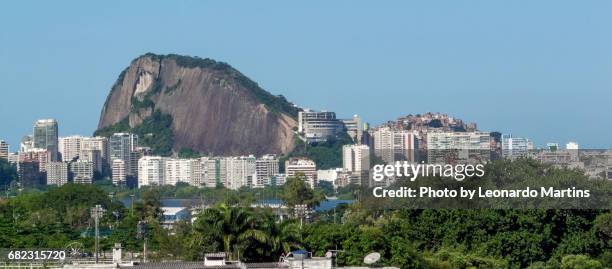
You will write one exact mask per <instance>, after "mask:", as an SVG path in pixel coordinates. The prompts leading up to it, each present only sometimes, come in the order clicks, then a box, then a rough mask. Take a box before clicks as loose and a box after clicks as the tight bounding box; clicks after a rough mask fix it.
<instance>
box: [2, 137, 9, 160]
mask: <svg viewBox="0 0 612 269" xmlns="http://www.w3.org/2000/svg"><path fill="white" fill-rule="evenodd" d="M8 156H9V144H8V143H6V142H5V141H4V140H0V159H5V160H8Z"/></svg>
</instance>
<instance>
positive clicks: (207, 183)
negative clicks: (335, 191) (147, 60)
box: [0, 110, 612, 189]
mask: <svg viewBox="0 0 612 269" xmlns="http://www.w3.org/2000/svg"><path fill="white" fill-rule="evenodd" d="M296 133H297V135H298V136H299V137H300V139H302V140H303V141H304V142H305V143H308V144H313V143H320V142H324V141H326V140H327V139H328V138H329V137H333V136H340V135H344V133H346V134H348V136H350V137H351V139H353V141H354V142H355V143H354V144H351V145H345V146H344V147H343V149H342V167H338V168H333V169H327V170H320V169H317V166H316V163H315V162H314V161H313V160H311V159H308V158H305V157H294V158H289V159H287V160H286V161H285V163H284V171H280V169H279V168H280V159H279V157H278V156H275V155H271V154H269V155H263V156H259V157H256V156H253V155H249V156H208V157H201V158H191V159H187V158H173V157H162V156H152V155H151V150H150V148H147V147H142V146H140V145H139V143H138V136H137V135H136V134H131V133H115V134H113V135H111V136H110V137H108V138H107V137H84V136H68V137H59V136H58V123H57V121H55V120H53V119H44V120H38V121H36V122H35V123H34V126H33V133H32V135H28V136H25V137H24V138H23V139H22V141H21V144H20V147H19V151H18V152H17V153H11V152H10V151H9V147H8V144H7V143H6V142H5V141H2V140H0V158H4V159H7V160H8V161H9V162H11V163H15V164H16V165H17V167H18V174H19V178H20V183H21V184H22V186H31V185H39V184H47V185H63V184H66V183H68V182H73V183H81V184H91V183H92V182H93V180H94V176H95V175H97V174H100V175H110V177H111V179H112V181H113V183H114V184H115V185H130V186H138V187H141V186H151V185H176V184H177V183H180V182H184V183H186V184H189V185H192V186H197V187H217V186H224V187H226V188H229V189H239V188H243V187H247V188H261V187H265V186H278V185H283V184H284V183H285V181H286V178H287V177H292V176H294V175H296V174H298V173H301V174H303V175H304V176H305V180H306V182H307V183H308V185H309V186H311V187H315V186H316V185H318V182H319V181H329V182H331V183H332V184H333V186H334V187H343V186H347V185H349V184H363V182H371V181H370V178H371V173H370V167H371V165H372V163H373V162H374V160H372V158H377V159H379V160H381V161H383V162H385V163H395V162H397V161H408V162H427V163H458V162H487V161H489V160H491V159H495V158H499V157H502V158H508V159H512V160H514V159H517V158H521V157H533V158H536V159H539V160H541V161H543V162H546V163H553V164H556V165H563V166H571V167H578V168H583V169H585V165H584V162H581V161H580V159H579V158H580V156H579V153H578V148H579V147H578V144H576V143H575V142H570V143H568V144H567V145H566V149H565V150H563V149H561V148H560V147H559V145H558V144H556V143H549V144H547V148H546V149H544V150H538V151H534V146H533V142H532V141H530V140H529V139H527V138H524V137H516V136H513V135H511V134H504V135H501V134H499V133H490V132H482V131H478V130H477V128H476V124H475V123H468V124H466V123H463V122H462V121H461V120H458V119H454V118H452V117H449V116H447V115H446V114H439V113H427V114H423V115H408V116H406V117H402V118H399V119H398V120H397V121H389V122H387V123H385V124H383V125H381V126H378V127H376V128H369V126H368V124H367V123H362V122H361V119H360V118H359V117H358V116H357V115H355V116H354V117H353V118H351V119H337V118H336V114H335V113H334V112H329V111H322V112H317V111H312V110H304V111H301V112H299V115H298V128H297V132H296ZM585 154H587V155H588V154H591V155H593V156H595V155H597V156H601V155H602V154H601V153H585ZM604 155H605V157H606V158H604V160H603V161H601V162H600V163H598V166H597V169H595V170H592V171H590V172H589V169H585V170H587V173H589V175H590V176H592V177H597V176H599V175H600V174H601V173H604V174H605V175H604V177H606V178H609V179H610V178H612V169H611V167H612V164H611V163H610V162H609V161H610V160H611V159H612V158H608V156H611V154H609V152H605V153H604ZM281 172H282V173H281Z"/></svg>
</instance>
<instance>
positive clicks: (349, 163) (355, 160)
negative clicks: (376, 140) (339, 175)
mask: <svg viewBox="0 0 612 269" xmlns="http://www.w3.org/2000/svg"><path fill="white" fill-rule="evenodd" d="M342 167H343V168H344V171H345V172H347V173H350V174H351V175H352V176H354V178H355V179H356V182H351V183H353V184H358V185H359V184H361V182H362V181H363V180H365V179H366V178H368V176H369V171H370V147H368V146H367V145H345V146H343V147H342Z"/></svg>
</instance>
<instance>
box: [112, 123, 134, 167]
mask: <svg viewBox="0 0 612 269" xmlns="http://www.w3.org/2000/svg"><path fill="white" fill-rule="evenodd" d="M137 147H138V135H135V134H130V133H115V134H113V135H112V136H111V138H110V139H109V155H110V161H111V163H112V162H113V161H114V160H116V159H119V160H122V161H123V162H124V164H125V174H126V176H135V175H137V173H138V167H136V165H135V164H136V162H134V161H132V160H133V154H132V152H135V151H136V148H137Z"/></svg>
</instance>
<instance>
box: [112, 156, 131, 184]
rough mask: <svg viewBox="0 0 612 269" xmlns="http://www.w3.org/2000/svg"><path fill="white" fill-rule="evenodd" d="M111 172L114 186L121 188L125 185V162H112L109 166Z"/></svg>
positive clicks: (118, 160)
mask: <svg viewBox="0 0 612 269" xmlns="http://www.w3.org/2000/svg"><path fill="white" fill-rule="evenodd" d="M111 171H112V179H113V184H114V185H116V186H121V185H125V184H126V183H127V182H126V175H125V162H124V161H123V160H121V159H115V160H113V163H112V165H111Z"/></svg>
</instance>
